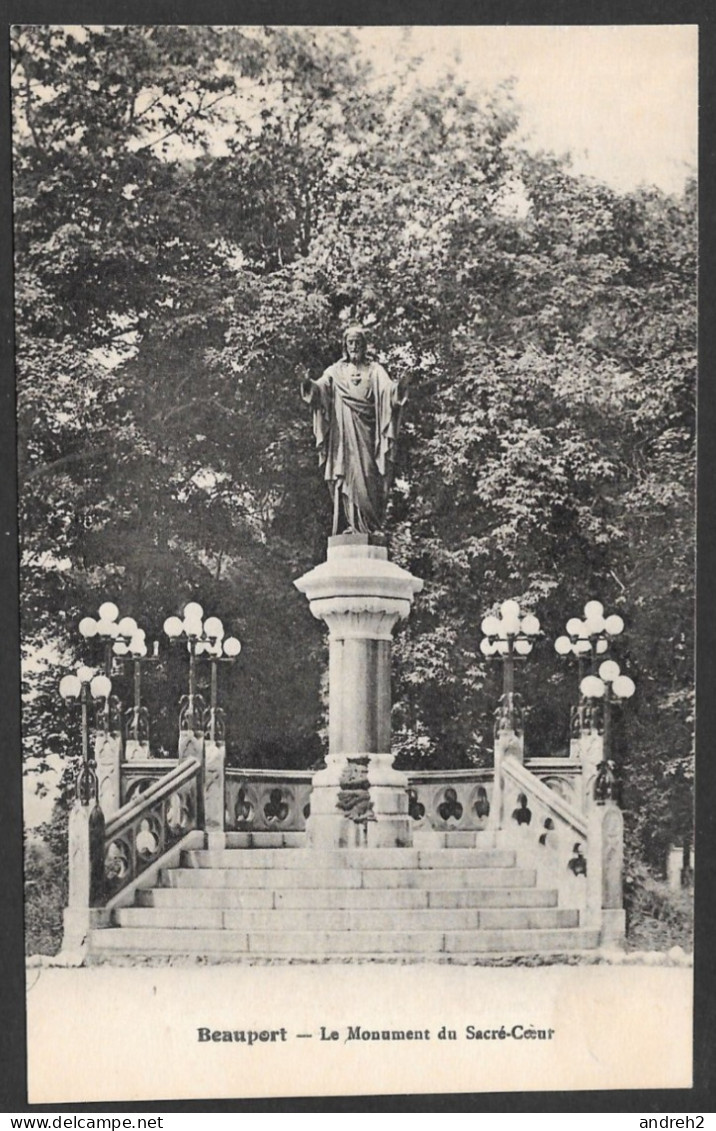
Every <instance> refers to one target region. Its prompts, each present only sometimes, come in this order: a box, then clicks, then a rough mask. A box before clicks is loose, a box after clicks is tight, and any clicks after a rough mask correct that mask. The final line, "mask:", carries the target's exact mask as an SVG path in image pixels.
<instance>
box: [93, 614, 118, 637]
mask: <svg viewBox="0 0 716 1131" xmlns="http://www.w3.org/2000/svg"><path fill="white" fill-rule="evenodd" d="M112 627H114V628H118V627H119V626H118V625H117V623H116V622H115V621H111V620H108V619H107V618H106V617H103V618H102V620H98V621H97V633H98V635H99V636H111V635H112Z"/></svg>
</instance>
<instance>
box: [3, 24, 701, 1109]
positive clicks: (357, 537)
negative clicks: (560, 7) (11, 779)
mask: <svg viewBox="0 0 716 1131" xmlns="http://www.w3.org/2000/svg"><path fill="white" fill-rule="evenodd" d="M10 36H11V98H12V210H13V242H14V265H13V271H14V291H15V294H14V327H15V328H14V335H15V347H14V367H15V382H16V427H17V459H18V531H19V570H20V572H19V578H20V636H21V653H22V655H21V664H22V668H21V672H22V675H21V678H22V774H23V826H24V857H23V859H24V884H25V886H24V923H25V926H24V937H25V954H26V964H27V999H26V1000H27V1004H26V1009H27V1060H28V1088H29V1092H28V1096H29V1102H30V1103H45V1104H52V1103H55V1104H57V1103H102V1102H108V1103H111V1102H120V1101H123V1102H135V1103H140V1102H149V1101H162V1100H166V1101H170V1100H202V1099H217V1100H219V1099H230V1098H234V1097H237V1098H242V1097H243V1098H254V1097H258V1098H261V1097H270V1096H275V1097H278V1096H288V1097H290V1096H311V1095H325V1096H332V1095H336V1096H340V1095H345V1096H351V1095H373V1094H376V1095H380V1094H386V1095H387V1094H401V1093H420V1092H426V1093H427V1092H429V1093H440V1092H446V1093H455V1092H471V1093H481V1092H505V1093H510V1092H517V1091H520V1092H529V1091H541V1090H545V1089H548V1090H561V1091H582V1090H590V1091H600V1090H608V1089H625V1090H627V1089H648V1088H656V1087H658V1088H666V1089H684V1088H689V1087H690V1086H691V1082H692V1068H693V1061H692V1010H693V989H692V975H693V950H694V943H693V939H694V935H693V930H694V907H693V888H694V874H695V871H696V870H697V869H698V866H699V863H698V860H697V859H696V852H695V837H694V717H695V710H694V678H695V677H694V666H695V665H694V627H695V600H694V588H695V554H696V537H695V507H696V490H695V482H696V479H695V477H696V458H695V448H696V440H695V436H696V372H697V353H696V344H697V343H696V337H697V302H696V280H697V260H698V254H697V252H698V249H697V140H698V139H697V108H698V27H697V26H695V25H692V24H688V23H684V24H658V23H654V24H651V25H649V24H639V25H637V24H635V25H630V24H628V23H625V24H620V25H606V24H602V25H597V24H595V25H578V26H577V25H574V26H558V25H556V24H554V25H551V24H550V25H547V24H543V25H540V26H521V25H510V26H508V25H495V24H491V25H484V26H480V25H479V24H472V25H469V26H454V25H448V24H445V25H437V26H421V25H415V26H407V25H406V26H398V25H396V26H361V25H358V24H356V25H355V26H328V25H320V26H319V25H315V26H313V25H308V24H305V25H304V24H293V25H282V24H281V25H279V24H268V25H262V26H258V25H257V26H253V25H251V26H249V25H243V24H235V25H228V26H219V25H210V24H208V23H207V24H206V25H202V24H201V23H193V24H186V25H181V24H179V23H176V24H160V23H149V22H147V23H146V24H138V23H137V24H130V23H125V24H116V25H115V24H100V25H85V24H82V25H81V24H79V23H77V24H72V25H69V24H59V23H58V24H41V23H39V24H36V23H32V24H31V23H27V24H16V25H14V26H12V27H11V29H10ZM80 1045H81V1047H82V1054H81V1056H80V1055H79V1054H78V1047H79V1046H80Z"/></svg>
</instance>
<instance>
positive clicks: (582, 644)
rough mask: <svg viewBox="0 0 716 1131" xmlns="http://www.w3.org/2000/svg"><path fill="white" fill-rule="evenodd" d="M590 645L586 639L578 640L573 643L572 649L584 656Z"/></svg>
mask: <svg viewBox="0 0 716 1131" xmlns="http://www.w3.org/2000/svg"><path fill="white" fill-rule="evenodd" d="M591 650H592V646H591V644H590V643H589V641H588V640H578V641H577V643H576V644H575V645H574V651H575V652H576V654H577V655H578V656H585V655H586V654H587V652H591Z"/></svg>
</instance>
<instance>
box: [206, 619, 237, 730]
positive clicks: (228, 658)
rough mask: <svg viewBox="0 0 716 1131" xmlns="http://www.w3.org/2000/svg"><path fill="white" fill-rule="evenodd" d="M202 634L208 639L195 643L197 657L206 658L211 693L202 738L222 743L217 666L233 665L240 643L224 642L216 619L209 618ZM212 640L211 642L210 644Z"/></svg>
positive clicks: (230, 638) (222, 716) (229, 638)
mask: <svg viewBox="0 0 716 1131" xmlns="http://www.w3.org/2000/svg"><path fill="white" fill-rule="evenodd" d="M204 632H205V633H206V634H207V635H208V637H209V639H208V640H204V641H199V642H198V643H197V648H196V654H197V656H199V655H201V654H202V653H203V654H204V655H205V656H206V658H207V659H208V661H209V664H210V667H211V691H210V698H209V708H208V710H207V711H205V712H204V716H203V724H204V736H205V738H206V739H207V740H208V741H209V742H211V743H212V744H216V743H223V742H224V741H225V739H226V723H225V716H224V712H223V710H222V709H221V707H219V706H218V665H219V664H233V663H235V662H236V660H237V659H238V656H239V653H240V652H241V642H240V640H238V639H237V638H236V637H235V636H229V637H227V639H226V640H224V626H223V624H222V623H221V621H220V620H219V618H218V617H209V618H208V620H207V621H206V622H205V624H204ZM212 638H213V642H212Z"/></svg>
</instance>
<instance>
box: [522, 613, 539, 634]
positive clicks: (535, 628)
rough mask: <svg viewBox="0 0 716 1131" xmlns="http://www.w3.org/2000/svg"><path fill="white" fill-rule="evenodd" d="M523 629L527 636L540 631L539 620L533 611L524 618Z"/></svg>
mask: <svg viewBox="0 0 716 1131" xmlns="http://www.w3.org/2000/svg"><path fill="white" fill-rule="evenodd" d="M522 631H523V632H524V633H526V635H527V636H536V635H537V633H538V632H539V621H538V620H537V617H536V616H533V614H532V613H528V614H527V616H526V617H523V618H522Z"/></svg>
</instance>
